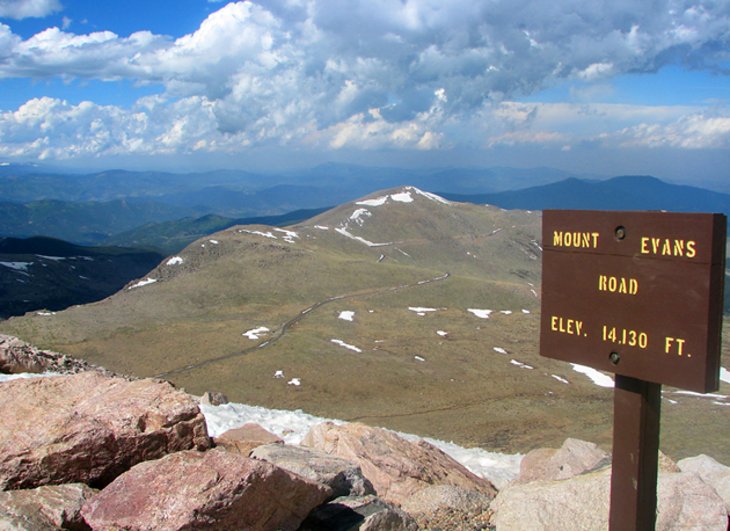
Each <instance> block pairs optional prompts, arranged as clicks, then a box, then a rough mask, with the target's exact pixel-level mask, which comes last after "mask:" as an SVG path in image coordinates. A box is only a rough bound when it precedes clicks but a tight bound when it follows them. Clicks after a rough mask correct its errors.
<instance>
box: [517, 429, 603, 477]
mask: <svg viewBox="0 0 730 531" xmlns="http://www.w3.org/2000/svg"><path fill="white" fill-rule="evenodd" d="M610 463H611V456H610V455H609V454H608V453H607V452H605V451H603V450H601V449H600V448H599V447H598V446H597V445H596V444H594V443H591V442H587V441H581V440H579V439H570V438H569V439H565V442H564V443H563V446H561V447H560V448H559V449H554V448H539V449H537V450H532V451H531V452H528V453H527V455H525V457H524V458H523V459H522V462H521V463H520V476H519V478H518V481H519V482H526V481H535V480H537V479H547V480H551V479H568V478H572V477H573V476H577V475H580V474H584V473H586V472H590V471H592V470H597V469H599V468H602V467H604V466H606V465H608V464H610Z"/></svg>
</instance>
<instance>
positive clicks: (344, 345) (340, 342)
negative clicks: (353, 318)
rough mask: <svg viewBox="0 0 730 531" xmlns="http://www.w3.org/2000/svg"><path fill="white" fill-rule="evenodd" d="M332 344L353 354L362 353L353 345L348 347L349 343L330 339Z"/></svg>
mask: <svg viewBox="0 0 730 531" xmlns="http://www.w3.org/2000/svg"><path fill="white" fill-rule="evenodd" d="M330 341H331V342H332V343H334V344H335V345H339V346H341V347H343V348H346V349H347V350H352V351H353V352H362V349H361V348H358V347H356V346H355V345H350V344H349V343H345V342H344V341H342V340H341V339H330Z"/></svg>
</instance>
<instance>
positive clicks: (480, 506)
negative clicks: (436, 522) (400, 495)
mask: <svg viewBox="0 0 730 531" xmlns="http://www.w3.org/2000/svg"><path fill="white" fill-rule="evenodd" d="M491 502H492V497H491V496H489V495H487V494H484V493H482V492H477V491H473V490H466V489H464V488H462V487H456V486H454V485H432V486H430V487H426V488H425V489H421V490H419V491H418V492H416V493H415V494H414V495H413V496H411V497H410V498H408V499H407V500H405V501H404V502H403V504H402V505H401V508H402V509H403V510H404V511H406V512H407V513H408V514H413V515H415V514H426V515H428V514H433V513H435V512H437V511H439V510H441V509H449V510H452V511H454V512H458V513H462V514H472V515H477V514H481V513H484V512H486V511H487V510H488V509H489V506H490V504H491Z"/></svg>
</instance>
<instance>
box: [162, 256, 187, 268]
mask: <svg viewBox="0 0 730 531" xmlns="http://www.w3.org/2000/svg"><path fill="white" fill-rule="evenodd" d="M182 263H183V259H182V257H181V256H173V257H172V258H170V259H169V260H168V261H167V262H165V265H169V266H172V265H179V264H182Z"/></svg>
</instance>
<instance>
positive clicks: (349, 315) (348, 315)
mask: <svg viewBox="0 0 730 531" xmlns="http://www.w3.org/2000/svg"><path fill="white" fill-rule="evenodd" d="M337 318H338V319H342V320H343V321H353V320H354V319H355V312H353V311H352V310H343V311H341V312H340V315H338V316H337Z"/></svg>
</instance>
